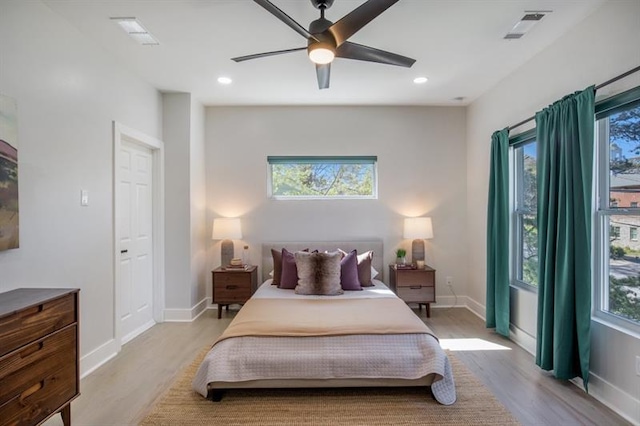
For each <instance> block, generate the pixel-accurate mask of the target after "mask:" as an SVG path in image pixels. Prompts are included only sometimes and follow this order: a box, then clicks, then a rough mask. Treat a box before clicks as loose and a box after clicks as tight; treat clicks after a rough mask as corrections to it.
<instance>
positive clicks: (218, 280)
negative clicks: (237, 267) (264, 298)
mask: <svg viewBox="0 0 640 426" xmlns="http://www.w3.org/2000/svg"><path fill="white" fill-rule="evenodd" d="M213 279H214V286H215V288H216V289H218V288H226V287H227V286H230V285H235V286H236V287H239V286H241V287H246V288H248V289H250V288H251V275H249V274H244V273H242V272H227V273H223V274H214V276H213Z"/></svg>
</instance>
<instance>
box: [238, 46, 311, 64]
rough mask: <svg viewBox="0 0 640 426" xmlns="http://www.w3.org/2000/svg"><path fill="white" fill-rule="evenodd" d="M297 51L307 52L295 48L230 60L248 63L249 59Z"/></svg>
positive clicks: (300, 48)
mask: <svg viewBox="0 0 640 426" xmlns="http://www.w3.org/2000/svg"><path fill="white" fill-rule="evenodd" d="M299 50H307V48H306V47H296V48H295V49H285V50H276V51H274V52H265V53H254V54H253V55H247V56H238V57H237V58H231V60H233V61H236V62H242V61H248V60H249V59H258V58H266V57H268V56H275V55H282V54H284V53H291V52H297V51H299Z"/></svg>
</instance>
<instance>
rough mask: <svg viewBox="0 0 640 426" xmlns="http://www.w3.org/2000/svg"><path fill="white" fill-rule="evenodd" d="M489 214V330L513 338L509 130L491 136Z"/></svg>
mask: <svg viewBox="0 0 640 426" xmlns="http://www.w3.org/2000/svg"><path fill="white" fill-rule="evenodd" d="M488 206H489V209H488V212H487V312H486V314H487V327H488V328H495V329H496V332H497V333H500V334H502V335H503V336H507V337H509V131H508V130H507V129H503V130H499V131H497V132H494V133H493V135H492V136H491V169H490V177H489V203H488Z"/></svg>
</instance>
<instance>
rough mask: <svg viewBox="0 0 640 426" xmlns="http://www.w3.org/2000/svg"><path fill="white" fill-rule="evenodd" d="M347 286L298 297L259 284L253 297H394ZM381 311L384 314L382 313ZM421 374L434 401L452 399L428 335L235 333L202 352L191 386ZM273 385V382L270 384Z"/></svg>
mask: <svg viewBox="0 0 640 426" xmlns="http://www.w3.org/2000/svg"><path fill="white" fill-rule="evenodd" d="M374 283H375V286H374V287H367V288H365V289H363V290H362V291H346V292H345V294H344V295H340V296H303V295H297V294H295V292H294V291H293V290H284V289H280V288H277V287H276V286H273V285H271V280H267V281H266V282H265V283H263V284H262V285H261V286H260V287H259V288H258V290H257V291H256V293H255V294H254V295H253V296H252V297H254V298H277V299H293V298H309V297H312V298H325V299H330V298H381V297H397V296H396V295H395V294H394V293H393V292H392V291H391V290H390V289H389V288H388V287H387V286H386V285H384V284H383V283H382V282H380V281H376V280H374ZM381 315H384V313H381ZM305 379H307V380H310V381H313V380H316V381H322V380H336V379H337V380H340V379H371V380H378V381H379V380H380V379H383V380H385V379H389V380H400V381H402V380H405V381H407V382H406V385H412V383H411V382H410V381H415V380H417V379H422V380H421V381H420V383H421V384H423V385H424V384H425V383H427V384H431V390H432V393H433V395H434V397H435V398H436V400H437V401H438V402H440V403H442V404H445V405H450V404H453V403H454V402H455V400H456V393H455V385H454V382H453V375H452V372H451V367H450V364H449V359H448V358H447V356H446V354H445V353H444V351H443V350H442V348H441V347H440V344H439V343H438V341H437V339H436V338H434V337H433V336H432V335H429V334H391V335H379V334H378V335H347V336H318V337H260V336H247V337H235V338H229V339H226V340H223V341H221V342H218V343H217V344H216V345H215V346H214V347H213V348H212V349H211V351H209V353H208V354H207V355H206V356H205V359H204V360H203V362H202V364H201V365H200V368H199V369H198V372H197V373H196V376H195V378H194V381H193V388H194V389H195V390H196V391H197V392H199V393H200V394H202V395H203V396H205V397H206V396H207V393H208V391H209V390H210V389H225V388H230V387H234V386H232V385H233V384H237V383H241V382H246V383H251V382H254V381H267V382H269V381H270V382H271V383H278V382H282V381H283V380H285V381H286V380H305ZM274 387H275V386H274Z"/></svg>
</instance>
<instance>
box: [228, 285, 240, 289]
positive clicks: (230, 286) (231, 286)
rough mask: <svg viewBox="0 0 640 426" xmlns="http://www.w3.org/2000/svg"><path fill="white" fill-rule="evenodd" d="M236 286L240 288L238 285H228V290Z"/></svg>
mask: <svg viewBox="0 0 640 426" xmlns="http://www.w3.org/2000/svg"><path fill="white" fill-rule="evenodd" d="M236 288H238V286H237V285H228V286H227V290H235V289H236Z"/></svg>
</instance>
